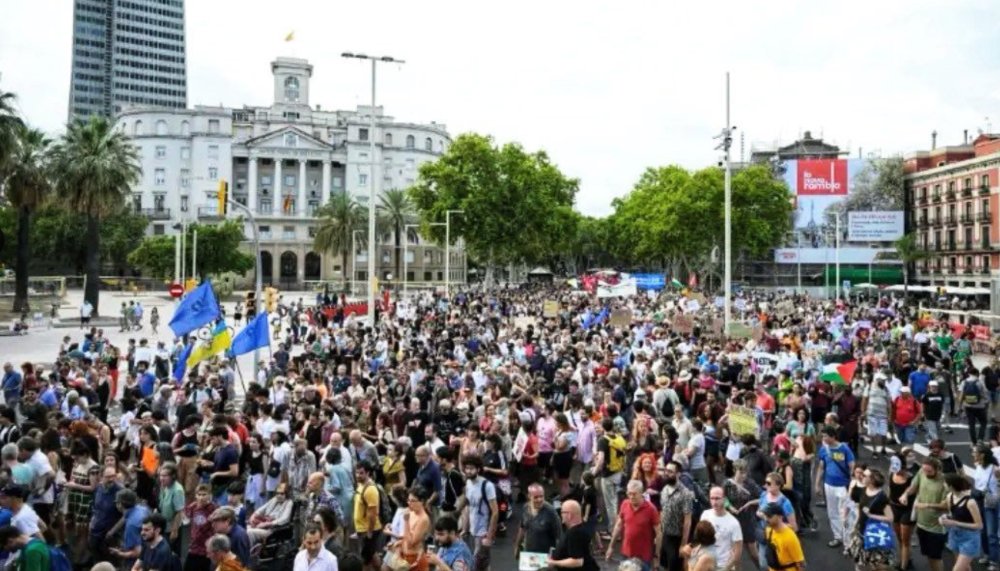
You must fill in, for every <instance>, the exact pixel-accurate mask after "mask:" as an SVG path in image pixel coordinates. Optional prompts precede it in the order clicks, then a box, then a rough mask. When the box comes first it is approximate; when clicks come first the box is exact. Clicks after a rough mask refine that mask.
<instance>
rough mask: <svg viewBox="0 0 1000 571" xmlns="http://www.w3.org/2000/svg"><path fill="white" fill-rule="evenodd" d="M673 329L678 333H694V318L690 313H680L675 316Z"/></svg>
mask: <svg viewBox="0 0 1000 571" xmlns="http://www.w3.org/2000/svg"><path fill="white" fill-rule="evenodd" d="M673 329H674V331H676V332H677V333H682V334H684V335H690V334H692V333H694V319H692V318H691V316H690V315H684V314H678V315H677V316H676V317H674V322H673Z"/></svg>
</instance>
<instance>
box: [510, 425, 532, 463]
mask: <svg viewBox="0 0 1000 571" xmlns="http://www.w3.org/2000/svg"><path fill="white" fill-rule="evenodd" d="M527 445H528V435H527V434H526V433H525V432H524V429H523V428H519V429H518V430H517V438H515V439H514V444H513V446H511V452H513V453H514V459H515V460H517V461H518V462H520V461H521V456H522V455H524V447H525V446H527Z"/></svg>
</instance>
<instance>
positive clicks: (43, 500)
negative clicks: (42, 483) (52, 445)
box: [25, 450, 55, 504]
mask: <svg viewBox="0 0 1000 571" xmlns="http://www.w3.org/2000/svg"><path fill="white" fill-rule="evenodd" d="M25 463H26V464H27V465H28V466H29V467H30V468H31V470H32V471H33V472H34V473H35V480H37V479H39V478H41V477H43V476H45V475H47V474H51V473H53V472H54V470H53V469H52V464H50V463H49V458H48V456H46V455H45V453H44V452H42V451H41V450H35V453H34V454H32V455H31V458H28V461H27V462H25ZM54 501H55V486H53V485H50V486H49V487H48V488H46V489H45V491H44V492H43V493H42V495H41V496H39V497H38V498H37V499H34V500H33V501H32V503H38V504H51V503H53V502H54Z"/></svg>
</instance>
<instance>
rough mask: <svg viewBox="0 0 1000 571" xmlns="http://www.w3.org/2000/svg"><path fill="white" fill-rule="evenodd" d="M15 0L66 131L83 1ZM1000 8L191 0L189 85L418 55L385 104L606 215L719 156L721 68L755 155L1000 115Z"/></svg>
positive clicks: (24, 62) (260, 81) (46, 107)
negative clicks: (651, 181)
mask: <svg viewBox="0 0 1000 571" xmlns="http://www.w3.org/2000/svg"><path fill="white" fill-rule="evenodd" d="M5 4H6V5H5V6H4V16H3V18H0V72H2V73H3V77H2V83H0V86H2V88H3V89H5V90H11V91H14V92H16V93H17V94H18V95H19V97H20V104H21V108H22V110H23V112H24V114H25V115H26V116H27V117H28V119H29V120H30V121H31V122H33V123H35V124H37V125H39V126H41V127H43V128H45V129H47V130H50V131H58V130H59V129H60V126H61V124H62V122H63V121H64V120H65V117H66V109H67V96H68V84H69V77H70V56H71V53H70V52H71V47H72V46H71V41H72V2H69V1H67V0H31V1H27V0H21V1H16V2H15V1H14V0H8V1H7V2H6V3H5ZM998 16H1000V4H997V3H996V2H992V1H990V0H977V1H964V2H962V1H957V2H950V3H948V4H947V6H942V5H941V4H940V3H939V2H931V1H930V0H916V1H910V2H902V1H886V2H881V1H880V2H871V1H868V2H861V1H845V2H837V3H833V2H824V3H816V2H799V1H792V0H780V1H773V2H766V3H754V2H738V1H735V0H734V1H727V2H706V3H680V4H679V3H674V2H650V1H635V2H618V3H608V2H600V1H599V0H580V1H577V2H569V1H551V2H527V1H524V0H514V1H512V2H507V3H503V4H495V3H494V4H486V3H481V2H459V1H454V0H452V1H445V2H433V3H413V2H402V1H375V2H362V3H341V2H325V1H320V0H308V1H307V0H285V1H283V2H280V3H275V2H266V1H263V0H243V1H240V0H188V2H187V34H188V35H187V41H188V80H189V89H188V95H189V102H190V103H191V104H198V103H202V104H212V105H214V104H218V103H223V104H225V105H229V106H241V105H243V104H267V103H268V102H269V101H270V100H271V97H272V92H271V83H270V76H269V73H270V69H269V63H270V61H271V60H273V59H274V57H275V56H278V55H293V56H297V57H305V58H308V59H309V60H310V62H311V63H312V64H313V65H314V67H315V70H314V79H313V84H312V94H311V95H312V103H313V104H316V103H319V104H321V105H322V106H323V107H324V108H350V107H353V106H354V105H356V104H359V103H366V102H367V101H368V99H369V91H368V90H369V76H368V68H367V67H366V66H365V65H364V64H362V63H361V62H357V61H348V60H343V59H341V58H340V57H339V54H340V53H341V52H343V51H360V52H366V53H376V54H389V55H392V56H395V57H398V58H402V59H405V60H407V62H408V63H406V64H405V65H402V66H398V68H397V67H395V66H384V67H382V68H380V70H379V82H378V89H379V94H378V100H379V103H380V104H383V105H385V107H386V109H387V112H388V113H390V114H392V115H393V116H395V117H397V118H399V119H405V120H410V121H420V122H424V121H431V120H435V121H438V122H443V123H446V124H447V125H448V127H449V129H450V130H451V131H452V133H453V134H458V133H461V132H464V131H477V132H482V133H489V134H492V135H494V136H495V137H496V138H497V139H498V140H499V141H501V142H504V141H510V140H516V141H520V142H521V143H522V144H524V146H525V147H527V148H528V149H537V148H544V149H545V150H546V151H548V153H549V155H550V156H551V157H552V159H553V160H554V161H555V162H556V163H557V164H559V165H560V167H561V168H562V169H563V170H564V171H565V172H567V173H568V174H569V175H571V176H575V177H578V178H580V180H581V192H580V194H579V196H578V205H579V207H580V209H581V210H582V211H583V212H586V213H590V214H603V213H606V212H607V211H608V210H609V209H610V206H609V205H610V201H611V199H612V198H613V197H615V196H620V195H622V194H624V193H625V192H627V191H628V190H629V189H630V188H631V186H632V184H633V183H634V182H635V181H636V180H637V179H638V177H639V175H640V174H641V173H642V171H643V169H645V168H646V167H647V166H653V165H660V164H667V163H679V164H682V165H684V166H686V167H690V168H698V167H701V166H705V165H709V164H713V163H714V162H715V161H716V159H717V156H718V153H717V152H716V151H715V150H714V149H713V147H714V141H713V140H712V138H711V137H712V136H713V135H714V134H716V133H717V132H718V131H719V129H720V128H721V127H722V126H723V121H724V115H723V112H724V109H723V104H724V94H723V74H724V72H725V71H726V70H729V71H731V72H732V91H733V100H732V116H733V122H734V123H735V124H736V125H737V126H738V127H739V131H740V132H742V133H743V134H744V136H745V138H746V148H747V152H749V148H750V146H751V143H752V142H756V141H773V140H775V139H778V138H781V139H784V140H786V141H788V140H791V139H793V138H795V137H796V136H797V135H799V134H800V133H801V132H802V131H804V130H807V129H809V130H812V131H813V133H814V135H819V134H820V133H822V134H823V135H824V136H825V137H826V138H827V139H830V140H833V141H835V142H837V143H838V144H841V145H842V146H847V145H848V144H849V145H850V147H851V150H852V151H855V152H856V150H857V149H858V147H864V149H865V150H866V151H874V150H881V151H882V152H884V153H896V152H906V151H909V150H913V149H918V148H924V147H926V146H927V145H928V144H929V139H930V131H932V130H934V129H937V130H938V131H939V133H940V136H939V141H941V142H942V143H952V142H957V141H958V140H959V139H960V138H961V133H962V129H969V130H970V132H974V131H975V129H976V128H977V127H984V126H985V119H984V118H985V117H986V116H991V117H992V118H993V122H994V123H995V124H1000V97H998V95H997V94H998V93H1000V86H998V84H997V80H996V79H995V78H996V73H995V70H996V68H997V64H998V63H1000V51H998V50H993V49H991V48H990V46H993V45H995V43H996V38H997V37H1000V17H998ZM291 30H294V31H295V40H294V41H293V42H290V43H285V42H284V41H283V38H284V36H285V35H286V34H287V33H288V32H289V31H291ZM734 150H735V151H736V152H739V149H738V147H737V148H736V149H734Z"/></svg>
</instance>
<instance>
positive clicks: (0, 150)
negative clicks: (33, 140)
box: [0, 91, 22, 183]
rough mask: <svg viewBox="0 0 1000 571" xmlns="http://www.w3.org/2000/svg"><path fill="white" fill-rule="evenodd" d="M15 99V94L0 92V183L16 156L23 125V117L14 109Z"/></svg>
mask: <svg viewBox="0 0 1000 571" xmlns="http://www.w3.org/2000/svg"><path fill="white" fill-rule="evenodd" d="M14 99H15V96H14V94H13V93H10V92H9V91H0V183H3V180H4V175H5V174H6V170H7V167H8V166H9V162H10V159H11V156H12V155H13V154H14V147H15V146H16V145H17V134H18V129H19V128H20V126H21V123H22V122H21V117H20V116H18V114H17V110H16V109H14Z"/></svg>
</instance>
